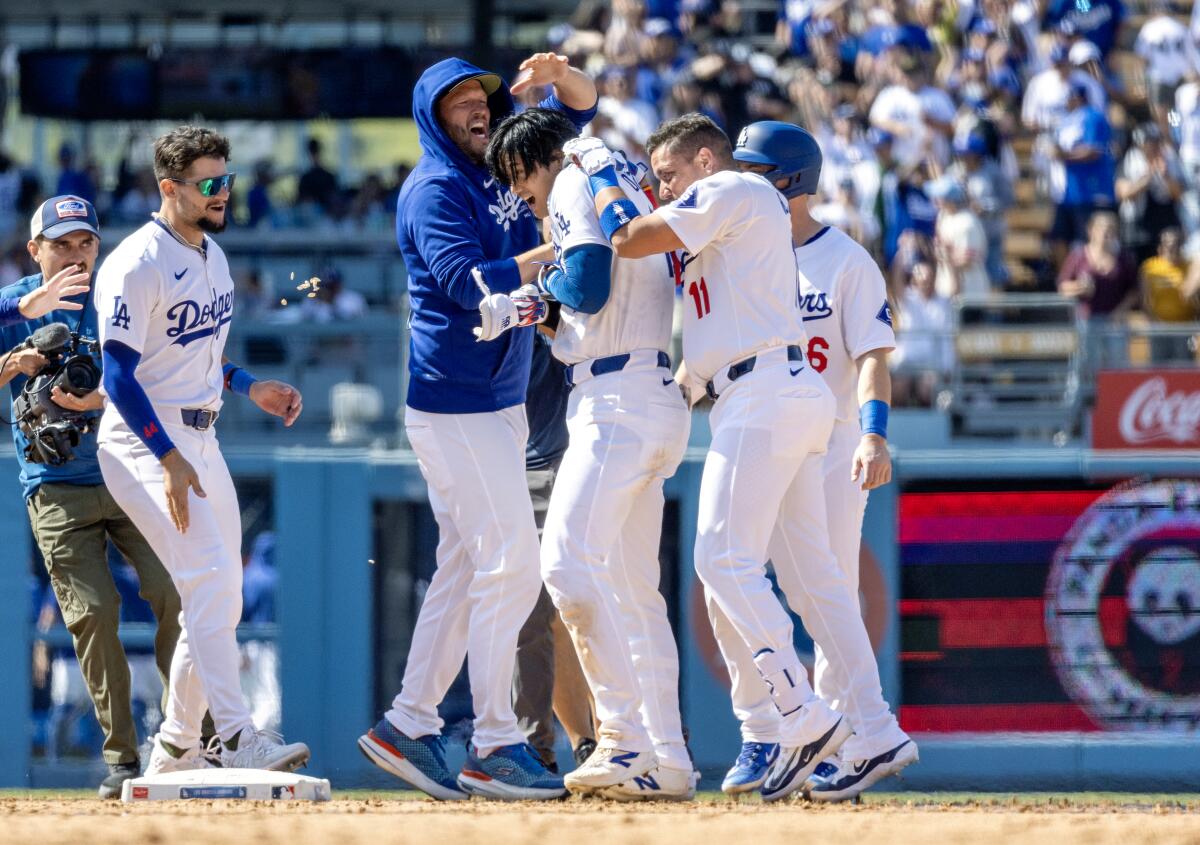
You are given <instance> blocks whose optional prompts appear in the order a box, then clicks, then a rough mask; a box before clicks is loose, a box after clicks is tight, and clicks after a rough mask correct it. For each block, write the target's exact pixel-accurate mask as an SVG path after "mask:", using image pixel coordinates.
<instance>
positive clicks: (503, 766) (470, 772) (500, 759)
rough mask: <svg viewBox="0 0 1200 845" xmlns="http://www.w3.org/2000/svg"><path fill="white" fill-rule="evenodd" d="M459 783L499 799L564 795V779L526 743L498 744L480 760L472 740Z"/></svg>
mask: <svg viewBox="0 0 1200 845" xmlns="http://www.w3.org/2000/svg"><path fill="white" fill-rule="evenodd" d="M458 785H459V787H460V788H461V789H463V790H464V791H466V792H468V793H470V794H471V795H478V796H479V797H481V798H494V799H497V800H499V801H538V800H546V799H550V798H561V797H562V796H564V795H566V794H567V788H566V787H565V786H563V779H562V778H560V777H558V776H557V775H552V774H550V772H549V771H548V770H547V769H546V766H545V765H544V764H543V763H542V761H541V760H539V759H538V756H537V754H536V753H535V752H534V750H533V748H531V747H530V746H529V744H528V743H521V744H519V745H504V746H501V747H500V748H497V749H496V750H495V751H493V752H492V753H491V754H489V755H488V756H487V757H485V758H482V759H481V758H480V757H479V755H478V753H477V752H476V750H475V745H474V743H472V744H471V745H469V746H468V747H467V762H466V763H464V764H463V770H462V772H460V773H459V775H458Z"/></svg>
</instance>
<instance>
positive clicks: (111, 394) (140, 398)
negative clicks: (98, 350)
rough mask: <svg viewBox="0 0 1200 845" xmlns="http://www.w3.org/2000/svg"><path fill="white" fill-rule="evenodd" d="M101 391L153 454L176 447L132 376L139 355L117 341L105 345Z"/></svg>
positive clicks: (144, 392)
mask: <svg viewBox="0 0 1200 845" xmlns="http://www.w3.org/2000/svg"><path fill="white" fill-rule="evenodd" d="M103 357H104V367H103V370H104V392H105V393H107V394H108V398H109V399H111V400H112V403H113V405H115V406H116V408H117V410H118V411H119V412H120V413H121V418H122V419H124V420H125V424H126V425H128V426H129V427H130V428H131V429H133V431H134V433H135V434H137V436H138V437H140V438H141V440H142V442H143V443H145V444H146V447H147V448H148V449H149V450H150V451H151V452H153V453H154V457H156V458H162V456H163V455H165V454H167V452H170V451H171V450H172V449H174V448H175V444H174V443H172V442H171V438H170V437H168V436H167V433H166V432H165V431H163V427H162V423H161V422H159V419H158V415H157V414H155V413H154V407H153V406H152V405H151V404H150V399H149V397H148V396H146V391H145V390H143V389H142V386H141V385H140V384H138V382H137V379H136V378H134V375H133V373H134V370H136V369H137V365H138V362H139V361H140V360H142V356H141V355H140V354H139V353H138V352H135V351H134V350H133V349H130V348H129V347H128V346H126V345H125V344H123V343H121V342H120V341H118V340H110V341H108V342H106V343H105V344H104V352H103Z"/></svg>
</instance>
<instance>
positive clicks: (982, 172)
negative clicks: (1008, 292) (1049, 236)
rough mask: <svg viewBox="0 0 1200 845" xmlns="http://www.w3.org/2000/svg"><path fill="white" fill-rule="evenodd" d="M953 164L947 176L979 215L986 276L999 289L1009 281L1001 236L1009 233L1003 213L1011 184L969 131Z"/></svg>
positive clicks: (983, 143)
mask: <svg viewBox="0 0 1200 845" xmlns="http://www.w3.org/2000/svg"><path fill="white" fill-rule="evenodd" d="M954 155H955V160H954V163H953V164H952V165H951V166H950V169H949V170H948V171H947V172H948V174H949V176H950V177H951V178H953V179H954V180H955V181H956V182H958V183H959V184H960V185H963V186H965V187H966V191H967V202H968V204H969V205H970V207H971V210H972V211H974V212H975V214H977V215H978V216H979V220H980V222H981V223H982V224H983V230H984V232H985V233H986V234H987V259H986V261H985V264H986V266H987V272H988V276H989V277H990V279H991V283H992V286H993V287H996V288H1001V287H1003V286H1004V283H1005V282H1006V281H1007V280H1008V268H1007V267H1005V266H1004V236H1005V234H1006V233H1007V232H1008V223H1007V219H1006V216H1005V215H1006V213H1007V212H1008V209H1009V208H1010V207H1011V206H1012V204H1013V192H1012V185H1010V184H1009V182H1008V179H1007V178H1005V176H1004V174H1003V173H1002V172H1001V170H1000V165H999V164H998V163H997V162H996V160H995V159H992V158H988V156H987V141H986V140H985V139H984V137H983V136H982V135H979V134H975V133H972V134H970V135H968V136H967V137H966V138H963V139H960V140H959V141H956V142H955V145H954Z"/></svg>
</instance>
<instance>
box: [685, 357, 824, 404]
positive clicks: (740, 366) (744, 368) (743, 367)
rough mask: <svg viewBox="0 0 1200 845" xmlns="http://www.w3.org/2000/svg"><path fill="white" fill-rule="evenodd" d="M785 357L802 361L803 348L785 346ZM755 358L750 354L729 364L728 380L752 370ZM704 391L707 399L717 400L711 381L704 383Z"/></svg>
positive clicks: (735, 378)
mask: <svg viewBox="0 0 1200 845" xmlns="http://www.w3.org/2000/svg"><path fill="white" fill-rule="evenodd" d="M778 348H779V347H776V349H778ZM787 359H788V360H789V361H803V360H804V350H803V349H801V348H800V347H799V346H789V347H788V348H787ZM757 360H758V356H757V355H752V356H750V357H749V358H747V359H746V360H745V361H738V362H737V363H736V364H732V365H730V367H729V372H727V373H726V374H725V375H726V376H727V377H728V378H729V381H730V382H731V383H732V382H735V381H737V380H738V379H740V378H741V377H742V376H744V375H747V374H748V373H750V372H752V371H753V370H754V362H755V361H757ZM704 392H705V393H707V394H708V398H709V399H711V400H712V401H714V402H716V401H717V388H716V385H715V384H714V383H713V382H712V381H710V382H709V383H708V384H706V385H704Z"/></svg>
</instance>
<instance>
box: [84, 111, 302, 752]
mask: <svg viewBox="0 0 1200 845" xmlns="http://www.w3.org/2000/svg"><path fill="white" fill-rule="evenodd" d="M228 158H229V142H228V141H227V140H226V139H225V138H223V137H222V136H220V135H218V134H217V133H215V132H213V131H211V130H208V129H202V128H199V127H193V126H183V127H180V128H178V129H175V130H173V131H171V132H169V133H167V134H166V135H164V136H162V137H161V138H159V139H158V140H157V141H155V144H154V171H155V175H156V176H157V177H158V179H159V190H160V192H161V193H162V208H161V211H160V213H159V214H158V215H157V216H156V217H155V218H154V219H153V220H152V221H150V222H148V223H147V224H146V225H144V226H142V227H141V228H140V229H138V230H137V231H136V232H134V233H133V234H132V235H130V236H129V237H127V238H126V239H125V240H123V241H122V242H121V243H120V244H119V245H118V246H117V248H116V249H115V250H113V252H112V254H111V255H110V256H109V257H108V259H107V260H106V261H105V262H104V264H103V265H102V266H101V268H100V272H99V274H98V276H97V279H96V294H95V297H96V307H97V316H98V320H99V328H100V342H101V345H102V350H103V356H104V385H103V389H104V393H105V398H106V400H107V401H106V405H105V409H104V414H103V417H102V418H101V421H100V430H99V444H100V448H99V456H100V468H101V471H102V472H103V474H104V481H105V484H106V485H107V486H108V489H109V490H110V491H111V492H112V495H113V498H114V499H115V500H116V501H117V504H119V505H120V506H121V508H122V509H123V510H124V511H125V513H127V514H128V515H129V517H130V519H132V520H133V522H134V524H135V525H137V527H138V530H139V531H141V532H142V534H143V535H144V536H145V537H146V540H147V541H148V542H149V543H150V545H151V547H152V548H153V549H154V551H155V553H156V554H157V555H158V556H159V558H160V559H161V560H162V562H163V564H164V565H165V566H166V568H167V571H168V572H170V573H171V578H172V579H173V580H174V582H175V586H176V588H177V589H178V590H179V597H180V599H181V601H182V605H183V613H182V618H181V621H182V624H183V633H182V634H181V635H180V637H179V644H178V645H177V646H176V648H175V656H174V659H173V661H172V663H171V684H170V696H169V699H168V703H167V711H166V713H165V716H164V720H163V723H162V727H161V728H160V730H159V733H158V736H157V737H156V738H155V741H154V750H153V752H152V754H151V757H150V762H149V764H148V766H147V773H148V774H156V773H160V772H166V771H176V770H181V769H192V768H203V767H206V766H208V765H211V764H210V762H209V759H208V757H209V756H211V755H213V754H216V755H219V758H220V765H222V766H224V767H227V768H263V769H276V770H290V769H294V768H296V767H297V766H301V765H303V764H304V763H305V762H307V760H308V757H309V751H308V747H307V746H305V745H304V744H303V743H293V744H284V743H283V742H282V740H281V738H280V737H278V736H277V735H275V734H271V733H268V732H264V731H259V730H258V729H256V727H255V725H254V723H253V721H252V719H251V716H250V711H249V709H248V708H247V706H246V702H245V700H244V699H243V698H242V690H241V685H240V682H239V678H238V668H239V665H240V659H239V656H238V648H237V638H236V633H235V629H236V627H237V623H238V619H239V618H240V616H241V610H242V558H241V539H242V530H241V527H242V526H241V512H240V510H239V509H238V502H237V493H236V491H235V490H234V486H233V480H232V479H231V478H230V475H229V470H228V468H227V467H226V465H225V461H224V459H223V458H222V456H221V450H220V446H219V444H218V443H217V438H216V434H215V431H214V429H213V423H214V422H215V421H216V419H217V414H218V412H219V410H220V408H221V402H222V398H221V397H222V393H223V391H224V390H226V389H230V390H233V391H234V392H235V393H242V394H245V395H248V396H249V397H250V399H251V400H252V401H253V402H254V403H255V404H256V405H258V406H259V407H260V408H262V409H263V410H264V411H266V412H267V413H269V414H274V415H275V416H278V417H281V418H283V420H284V423H285V425H291V424H292V423H293V422H294V421H295V420H296V418H297V417H298V416H299V414H300V409H301V399H300V394H299V392H298V391H297V390H296V389H295V388H293V387H291V386H289V385H286V384H283V383H282V382H277V381H256V380H255V379H254V377H253V376H251V375H250V374H249V373H247V372H246V371H245V370H242V369H240V368H238V367H235V366H233V365H232V364H228V363H225V362H224V360H223V351H224V347H225V340H226V338H227V336H228V329H227V326H228V325H229V322H230V320H231V319H232V316H233V295H234V292H233V280H232V278H231V277H230V274H229V265H228V263H227V262H226V260H225V255H224V253H223V252H222V251H221V248H220V247H218V246H217V245H216V243H214V242H213V240H212V239H211V238H210V237H208V235H207V234H205V233H215V232H220V231H221V230H222V229H223V228H224V226H225V215H226V205H227V203H228V200H229V191H230V189H231V188H232V186H233V178H234V176H233V174H232V173H229V172H228V170H227V168H226V162H227V160H228ZM205 710H209V711H211V713H212V717H213V723H214V725H215V726H216V730H217V733H218V735H219V738H220V747H219V749H216V748H214V749H210V750H208V752H207V754H206V752H205V749H201V748H200V747H199V743H200V724H201V720H202V719H203V717H204V713H205Z"/></svg>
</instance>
